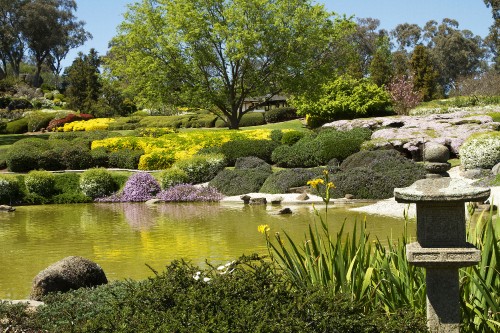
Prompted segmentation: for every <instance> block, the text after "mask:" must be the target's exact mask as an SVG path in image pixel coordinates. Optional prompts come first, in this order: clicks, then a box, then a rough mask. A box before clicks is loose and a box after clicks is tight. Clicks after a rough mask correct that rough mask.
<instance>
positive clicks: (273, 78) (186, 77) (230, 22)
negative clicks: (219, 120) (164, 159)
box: [105, 0, 352, 128]
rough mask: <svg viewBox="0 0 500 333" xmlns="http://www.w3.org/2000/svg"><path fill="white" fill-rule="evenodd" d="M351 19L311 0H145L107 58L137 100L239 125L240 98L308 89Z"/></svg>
mask: <svg viewBox="0 0 500 333" xmlns="http://www.w3.org/2000/svg"><path fill="white" fill-rule="evenodd" d="M351 27H352V22H350V21H348V20H345V19H340V18H336V17H334V16H332V14H331V13H328V12H327V11H326V10H325V9H324V7H323V6H321V5H315V4H312V3H311V1H309V0H290V1H278V0H271V1H270V0H226V1H223V0H206V1H199V0H157V1H155V0H143V1H142V2H140V3H136V4H134V5H132V6H130V7H129V10H128V12H127V13H126V14H125V21H124V22H123V23H122V24H121V25H120V27H119V32H118V35H117V36H116V37H114V38H113V40H112V42H111V49H110V51H109V53H108V55H107V57H106V60H105V61H106V65H107V66H109V68H110V70H111V73H112V74H113V75H114V76H116V77H118V78H119V79H121V80H124V81H126V82H127V84H128V87H129V89H131V90H132V91H133V92H134V93H135V94H136V96H137V97H138V98H139V99H141V102H142V104H143V105H148V106H152V107H153V106H155V105H156V106H158V105H164V104H167V105H175V106H182V105H188V106H190V107H198V108H204V109H208V110H211V111H212V112H214V113H217V114H218V115H220V116H221V117H223V118H224V119H225V120H226V121H227V123H228V124H229V126H230V128H238V124H239V121H240V119H241V117H242V116H243V114H245V113H246V112H249V111H250V110H251V109H252V108H256V107H259V103H257V104H255V105H254V106H253V107H251V108H249V109H244V108H243V104H244V101H245V99H247V98H250V97H251V98H252V99H259V98H260V100H259V101H260V102H262V103H264V102H265V101H266V100H268V99H270V98H271V97H272V96H275V95H277V94H282V93H285V92H286V93H293V92H294V91H299V90H303V89H307V88H310V87H311V85H310V83H311V82H314V81H315V80H317V79H319V78H321V77H324V76H325V73H332V71H334V68H333V67H334V66H335V61H328V60H329V59H330V60H332V54H334V52H335V51H334V48H333V47H332V45H333V44H334V42H335V40H336V39H340V38H341V36H342V35H343V34H344V33H345V31H347V30H349V29H350V28H351Z"/></svg>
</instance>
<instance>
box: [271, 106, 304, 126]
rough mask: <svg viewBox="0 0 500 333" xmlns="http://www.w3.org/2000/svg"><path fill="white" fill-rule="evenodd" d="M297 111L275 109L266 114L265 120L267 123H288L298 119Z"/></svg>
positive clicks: (286, 108)
mask: <svg viewBox="0 0 500 333" xmlns="http://www.w3.org/2000/svg"><path fill="white" fill-rule="evenodd" d="M297 118H299V116H298V115H297V110H296V109H295V108H290V107H285V108H274V109H271V110H269V111H266V112H265V113H264V119H265V120H266V123H279V122H282V121H288V120H293V119H297Z"/></svg>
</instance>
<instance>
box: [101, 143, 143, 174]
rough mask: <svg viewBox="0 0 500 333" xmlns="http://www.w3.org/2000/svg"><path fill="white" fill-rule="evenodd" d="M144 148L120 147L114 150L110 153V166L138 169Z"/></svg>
mask: <svg viewBox="0 0 500 333" xmlns="http://www.w3.org/2000/svg"><path fill="white" fill-rule="evenodd" d="M143 154H144V151H143V150H134V149H128V148H124V149H119V150H116V151H112V152H110V153H109V155H108V164H109V167H110V168H120V169H134V170H135V169H137V168H138V166H139V161H140V158H141V156H142V155H143Z"/></svg>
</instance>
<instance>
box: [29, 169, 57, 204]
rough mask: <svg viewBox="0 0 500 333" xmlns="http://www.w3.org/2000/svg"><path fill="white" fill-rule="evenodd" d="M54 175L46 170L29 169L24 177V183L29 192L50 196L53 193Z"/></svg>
mask: <svg viewBox="0 0 500 333" xmlns="http://www.w3.org/2000/svg"><path fill="white" fill-rule="evenodd" d="M55 184H56V177H55V176H54V175H53V174H52V173H50V172H48V171H37V170H33V171H30V172H29V173H28V174H27V175H26V176H25V177H24V185H25V186H26V189H27V190H28V192H29V193H31V194H37V195H40V196H42V197H46V198H48V197H51V196H52V195H54V194H55Z"/></svg>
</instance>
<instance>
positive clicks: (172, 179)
mask: <svg viewBox="0 0 500 333" xmlns="http://www.w3.org/2000/svg"><path fill="white" fill-rule="evenodd" d="M158 178H159V180H160V185H161V188H162V189H164V190H166V189H168V188H170V187H172V186H175V185H179V184H187V183H189V177H188V175H187V173H186V172H185V171H184V170H181V169H179V168H177V167H171V168H170V169H167V170H163V171H162V172H161V173H160V175H159V176H158Z"/></svg>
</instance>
